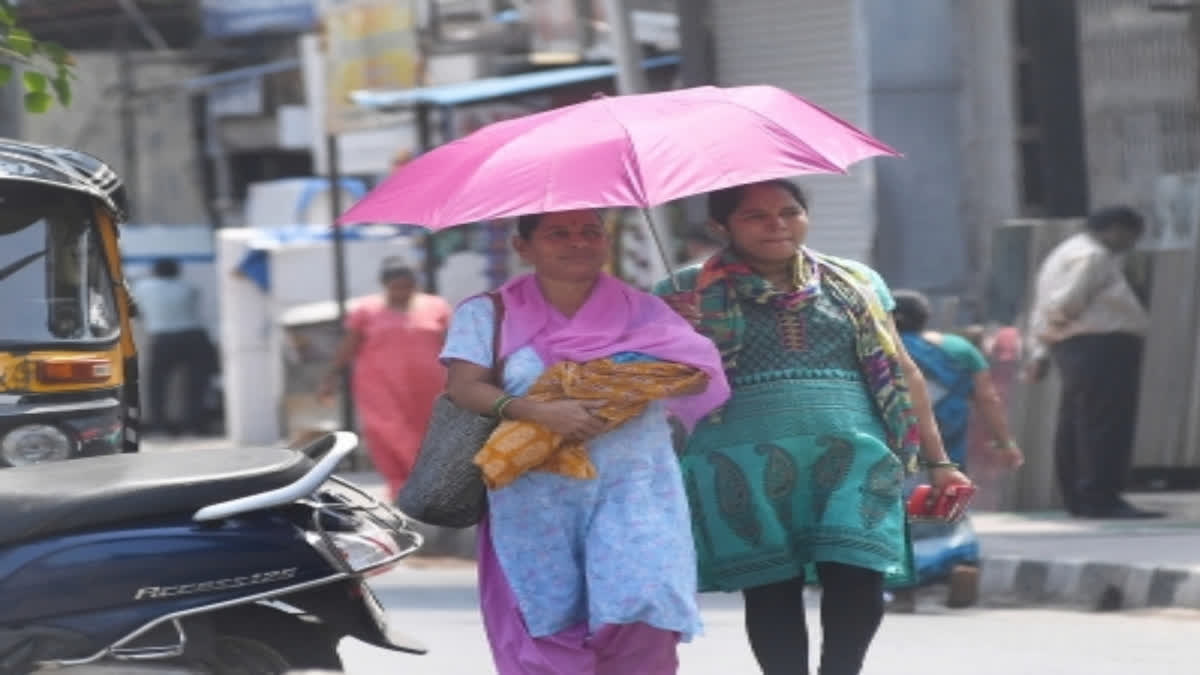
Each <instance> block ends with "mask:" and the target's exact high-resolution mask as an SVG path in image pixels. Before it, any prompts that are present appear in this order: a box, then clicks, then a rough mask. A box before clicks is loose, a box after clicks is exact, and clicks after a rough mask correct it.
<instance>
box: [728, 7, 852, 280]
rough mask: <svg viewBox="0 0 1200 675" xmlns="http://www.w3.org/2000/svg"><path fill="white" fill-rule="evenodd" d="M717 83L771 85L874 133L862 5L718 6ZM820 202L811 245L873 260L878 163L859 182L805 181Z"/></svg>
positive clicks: (845, 178) (840, 178)
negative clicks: (873, 176) (874, 175)
mask: <svg viewBox="0 0 1200 675" xmlns="http://www.w3.org/2000/svg"><path fill="white" fill-rule="evenodd" d="M710 7H711V12H712V28H713V42H714V46H715V50H716V54H715V58H714V63H715V66H716V72H715V75H716V79H717V82H718V84H721V85H723V86H737V85H747V84H771V85H774V86H777V87H781V88H783V89H787V90H789V91H791V92H794V93H796V94H797V95H799V96H802V97H804V98H805V99H806V100H808V101H811V102H812V103H814V104H816V105H819V106H821V107H822V108H825V109H826V110H828V111H830V112H832V113H833V114H835V115H838V116H840V117H842V118H843V119H845V120H847V121H849V122H851V123H852V124H855V125H857V126H859V127H861V128H866V126H867V120H868V115H867V104H866V86H867V85H866V83H867V73H866V67H867V65H866V58H865V54H864V53H863V50H864V49H865V48H864V47H863V40H864V39H865V36H863V35H862V29H861V25H862V24H861V21H860V19H859V15H858V13H859V8H858V2H857V0H846V1H838V2H830V1H829V0H739V1H737V2H730V1H726V0H714V1H712V2H711V4H710ZM799 182H800V183H801V184H803V185H804V186H805V187H806V188H807V189H808V191H809V194H810V196H811V198H812V201H813V204H812V211H813V213H812V226H811V227H812V231H811V232H810V234H809V240H808V241H809V244H811V245H812V247H813V248H815V249H817V250H819V251H822V252H824V253H830V254H833V255H841V256H847V257H850V258H855V259H858V260H864V261H867V260H870V252H871V243H872V239H873V237H874V230H875V209H874V197H873V194H872V192H871V182H872V181H871V167H870V162H866V163H864V164H862V165H859V166H857V167H855V168H854V169H853V170H852V174H851V176H805V177H802V178H801V179H800V181H799Z"/></svg>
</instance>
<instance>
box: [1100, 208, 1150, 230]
mask: <svg viewBox="0 0 1200 675" xmlns="http://www.w3.org/2000/svg"><path fill="white" fill-rule="evenodd" d="M1114 227H1122V228H1125V229H1127V230H1129V231H1131V232H1135V233H1137V234H1141V233H1142V232H1143V231H1145V229H1146V221H1145V219H1143V218H1142V214H1140V213H1138V212H1137V211H1135V210H1134V209H1133V208H1131V207H1129V206H1109V207H1107V208H1103V209H1100V210H1099V211H1095V212H1093V213H1092V215H1090V216H1088V219H1087V229H1089V230H1091V231H1092V232H1105V231H1107V230H1110V229H1112V228H1114Z"/></svg>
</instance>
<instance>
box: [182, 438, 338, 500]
mask: <svg viewBox="0 0 1200 675" xmlns="http://www.w3.org/2000/svg"><path fill="white" fill-rule="evenodd" d="M333 436H334V441H333V447H331V448H330V449H329V452H327V453H326V454H325V456H324V457H322V458H321V459H320V460H319V461H318V462H317V463H316V465H315V466H313V468H311V469H309V470H308V473H306V474H304V475H303V476H301V477H300V479H299V480H297V481H296V482H294V483H292V484H291V485H285V486H283V487H281V488H276V489H274V490H268V491H267V492H260V493H258V494H254V495H249V496H246V497H239V498H238V499H231V500H229V501H225V502H218V503H216V504H210V505H208V506H205V507H204V508H202V509H200V510H199V511H197V512H196V513H195V515H193V516H192V520H194V521H196V522H206V521H212V520H223V519H225V518H232V517H233V516H237V515H241V514H243V513H250V512H251V511H263V510H266V509H272V508H275V507H277V506H283V505H285V504H291V503H292V502H294V501H296V500H298V499H303V498H304V497H308V496H310V495H312V494H313V493H314V492H316V491H317V488H319V487H321V485H322V484H324V483H325V481H327V480H329V477H330V476H332V475H333V472H334V471H335V470H336V469H337V466H338V464H341V462H342V460H343V459H345V458H346V457H347V456H348V455H349V454H350V453H351V452H354V449H355V448H357V447H358V435H357V434H354V433H352V432H349V431H335V432H333Z"/></svg>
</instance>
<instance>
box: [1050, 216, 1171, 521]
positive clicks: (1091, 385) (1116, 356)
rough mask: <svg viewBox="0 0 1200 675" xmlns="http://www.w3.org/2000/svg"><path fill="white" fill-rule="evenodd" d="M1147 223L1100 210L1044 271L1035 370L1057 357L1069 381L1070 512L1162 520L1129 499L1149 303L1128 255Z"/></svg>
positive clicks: (1061, 428)
mask: <svg viewBox="0 0 1200 675" xmlns="http://www.w3.org/2000/svg"><path fill="white" fill-rule="evenodd" d="M1144 229H1145V223H1144V221H1143V220H1142V217H1141V215H1139V214H1138V213H1137V212H1136V211H1134V210H1133V209H1131V208H1129V207H1125V206H1117V207H1111V208H1106V209H1103V210H1100V211H1097V212H1095V213H1093V214H1092V215H1091V216H1090V217H1089V218H1088V220H1087V228H1086V229H1085V231H1083V232H1080V233H1078V234H1076V235H1074V236H1072V237H1071V238H1069V239H1067V240H1066V241H1064V242H1063V243H1061V244H1059V245H1058V247H1057V248H1055V249H1054V250H1053V251H1051V253H1050V255H1049V256H1047V258H1046V260H1045V262H1043V263H1042V267H1041V270H1040V271H1039V273H1038V278H1037V287H1036V296H1035V300H1034V308H1033V313H1032V315H1031V317H1030V318H1031V325H1030V329H1031V331H1032V337H1033V339H1034V341H1035V343H1034V354H1033V360H1032V362H1031V364H1030V372H1029V375H1030V377H1031V378H1032V379H1035V380H1036V379H1040V378H1041V377H1043V376H1044V375H1045V374H1046V371H1047V368H1048V367H1049V364H1050V362H1051V361H1053V363H1054V365H1056V366H1057V367H1058V370H1059V372H1060V374H1061V375H1062V381H1063V394H1062V402H1061V404H1060V406H1059V411H1058V429H1057V433H1056V435H1055V439H1054V444H1055V465H1056V468H1057V472H1058V481H1059V486H1060V487H1061V489H1062V493H1063V499H1064V501H1065V502H1066V507H1067V510H1068V511H1070V512H1071V514H1072V515H1075V516H1078V517H1083V518H1152V517H1157V516H1161V515H1162V514H1160V513H1155V512H1151V511H1144V510H1141V509H1138V508H1136V507H1134V506H1133V505H1132V504H1130V503H1129V502H1127V501H1125V499H1124V498H1122V497H1121V490H1122V488H1123V485H1124V481H1125V476H1126V474H1128V472H1129V467H1130V463H1131V461H1132V455H1133V438H1134V423H1135V421H1136V418H1137V403H1138V387H1139V382H1140V374H1141V356H1142V337H1143V335H1144V334H1145V331H1146V328H1147V326H1148V323H1149V317H1148V316H1147V313H1146V310H1145V308H1144V307H1143V306H1142V303H1141V301H1140V300H1139V299H1138V297H1137V295H1135V294H1134V291H1133V288H1132V287H1131V286H1130V284H1129V281H1128V279H1127V278H1126V277H1125V272H1124V260H1125V254H1126V253H1127V252H1128V251H1130V250H1131V249H1133V247H1134V246H1135V245H1136V244H1137V240H1138V239H1139V238H1140V237H1141V236H1142V232H1143V231H1144Z"/></svg>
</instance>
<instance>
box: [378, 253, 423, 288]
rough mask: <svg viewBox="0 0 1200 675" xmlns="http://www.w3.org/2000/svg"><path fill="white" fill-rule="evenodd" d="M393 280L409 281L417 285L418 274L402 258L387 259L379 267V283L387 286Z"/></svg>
mask: <svg viewBox="0 0 1200 675" xmlns="http://www.w3.org/2000/svg"><path fill="white" fill-rule="evenodd" d="M393 279H408V280H409V281H412V282H414V283H415V282H416V280H417V272H416V270H414V269H413V268H411V267H409V266H408V265H406V264H404V261H403V259H402V258H397V257H391V258H385V259H384V261H383V264H381V265H380V266H379V283H382V284H386V283H387V282H389V281H392V280H393Z"/></svg>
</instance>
